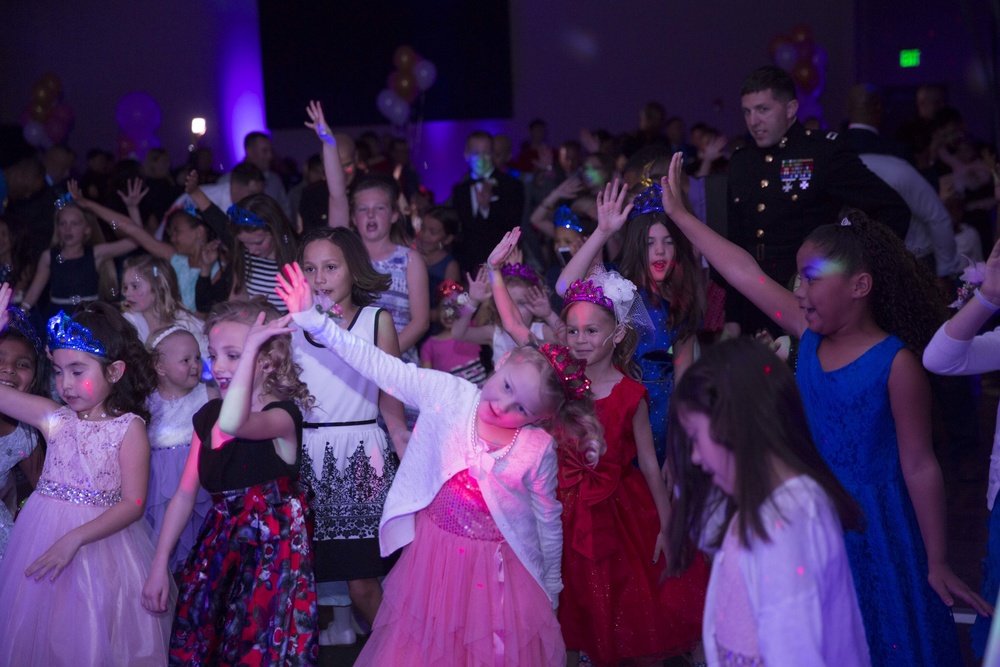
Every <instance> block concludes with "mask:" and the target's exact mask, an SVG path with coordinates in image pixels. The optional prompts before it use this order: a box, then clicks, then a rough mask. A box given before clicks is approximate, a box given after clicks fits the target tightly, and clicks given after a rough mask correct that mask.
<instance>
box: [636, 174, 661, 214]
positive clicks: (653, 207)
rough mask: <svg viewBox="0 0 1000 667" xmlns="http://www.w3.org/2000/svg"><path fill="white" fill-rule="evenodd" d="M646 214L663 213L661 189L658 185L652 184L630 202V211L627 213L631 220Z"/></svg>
mask: <svg viewBox="0 0 1000 667" xmlns="http://www.w3.org/2000/svg"><path fill="white" fill-rule="evenodd" d="M646 213H663V189H662V188H660V184H659V183H653V184H652V185H650V186H649V187H648V188H646V189H645V190H643V191H642V192H640V193H639V194H637V195H636V196H635V199H633V200H632V210H631V211H629V213H628V219H629V220H631V219H633V218H636V217H638V216H640V215H644V214H646Z"/></svg>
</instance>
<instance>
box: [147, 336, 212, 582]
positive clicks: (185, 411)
mask: <svg viewBox="0 0 1000 667" xmlns="http://www.w3.org/2000/svg"><path fill="white" fill-rule="evenodd" d="M200 337H201V336H199V338H200ZM149 350H150V352H151V353H152V355H153V368H155V369H156V390H155V391H153V393H152V395H151V396H150V397H149V413H150V421H149V446H150V448H151V449H152V454H151V455H150V459H149V494H148V500H147V503H146V521H148V522H149V525H150V526H151V527H152V528H153V540H154V541H155V540H157V539H158V538H159V536H160V528H161V527H162V525H163V515H164V514H165V513H166V511H167V504H168V503H169V502H170V499H171V498H173V497H174V493H175V492H176V491H177V487H178V485H179V484H180V480H181V473H182V472H183V471H184V462H185V461H186V460H187V458H188V452H189V451H190V446H191V436H192V435H193V433H194V426H193V425H192V423H191V418H192V417H193V416H194V414H195V413H196V412H198V410H200V409H201V407H202V406H203V405H205V404H206V403H208V401H209V399H210V398H218V396H219V390H218V389H215V388H214V387H212V388H208V387H206V386H205V383H204V382H202V381H201V369H202V366H201V353H200V352H199V349H198V339H197V338H195V336H194V334H192V333H191V332H190V331H188V330H187V329H185V328H182V327H180V326H178V325H176V324H174V325H171V326H168V327H164V328H162V329H157V330H156V331H154V332H153V333H152V335H151V336H150V338H149ZM211 506H212V499H211V497H209V495H208V493H206V492H205V491H204V490H202V491H199V492H198V496H197V499H196V500H195V505H194V511H193V512H192V514H191V519H190V520H189V521H188V522H187V525H186V526H185V527H184V530H183V531H182V532H181V537H180V540H179V541H178V543H177V548H176V549H174V553H173V554H172V555H171V556H170V571H171V572H180V569H181V568H182V567H183V566H184V563H185V562H186V561H187V556H188V553H189V552H190V551H191V548H192V547H193V546H194V544H195V543H196V540H197V537H198V531H199V530H200V529H201V524H202V522H203V521H204V520H205V516H206V515H207V514H208V510H209V508H211Z"/></svg>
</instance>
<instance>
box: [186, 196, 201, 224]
mask: <svg viewBox="0 0 1000 667" xmlns="http://www.w3.org/2000/svg"><path fill="white" fill-rule="evenodd" d="M184 212H185V213H187V214H188V215H190V216H191V217H192V218H196V219H198V220H201V213H200V212H199V211H198V207H197V206H195V205H194V202H193V201H191V200H188V201H186V202H184Z"/></svg>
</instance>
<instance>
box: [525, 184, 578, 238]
mask: <svg viewBox="0 0 1000 667" xmlns="http://www.w3.org/2000/svg"><path fill="white" fill-rule="evenodd" d="M582 190H583V182H582V181H580V179H579V178H578V177H576V176H570V177H569V178H567V179H566V180H564V181H563V182H562V183H560V184H559V185H557V186H556V187H555V188H554V189H553V190H552V192H550V193H549V194H548V195H547V196H546V197H545V199H543V200H542V202H541V203H540V204H539V205H538V206H537V207H536V208H535V210H534V211H532V212H531V224H532V225H533V226H534V227H535V229H537V230H538V231H540V232H541V233H542V234H544V235H545V236H546V237H548V238H552V237H553V236H555V233H556V228H555V226H554V225H553V224H552V217H553V214H554V212H555V210H556V206H558V205H559V202H560V201H562V200H563V199H576V196H577V195H579V194H580V192H581V191H582Z"/></svg>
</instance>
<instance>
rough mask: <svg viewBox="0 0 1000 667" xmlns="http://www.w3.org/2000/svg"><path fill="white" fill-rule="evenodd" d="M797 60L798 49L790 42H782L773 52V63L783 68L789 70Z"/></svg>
mask: <svg viewBox="0 0 1000 667" xmlns="http://www.w3.org/2000/svg"><path fill="white" fill-rule="evenodd" d="M798 60H799V51H798V49H796V48H795V46H794V45H792V44H787V43H786V44H782V45H781V46H779V47H778V49H777V50H776V51H775V52H774V64H775V65H777V66H778V67H780V68H781V69H783V70H791V69H792V67H794V66H795V63H796V62H798Z"/></svg>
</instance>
